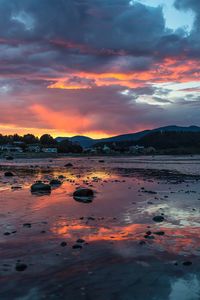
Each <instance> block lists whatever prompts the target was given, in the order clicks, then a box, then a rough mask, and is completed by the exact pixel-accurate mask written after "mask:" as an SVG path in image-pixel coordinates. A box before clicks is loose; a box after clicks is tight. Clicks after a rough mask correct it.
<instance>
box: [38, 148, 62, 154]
mask: <svg viewBox="0 0 200 300" xmlns="http://www.w3.org/2000/svg"><path fill="white" fill-rule="evenodd" d="M42 152H44V153H58V149H57V148H55V147H44V148H42Z"/></svg>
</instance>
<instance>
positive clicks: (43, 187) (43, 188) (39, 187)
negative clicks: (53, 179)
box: [31, 181, 51, 193]
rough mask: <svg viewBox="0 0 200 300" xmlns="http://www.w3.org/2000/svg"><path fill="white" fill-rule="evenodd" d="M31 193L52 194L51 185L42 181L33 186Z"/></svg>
mask: <svg viewBox="0 0 200 300" xmlns="http://www.w3.org/2000/svg"><path fill="white" fill-rule="evenodd" d="M31 192H32V193H37V192H47V193H50V192H51V186H50V185H49V184H46V183H43V182H42V181H37V182H36V183H34V184H32V186H31Z"/></svg>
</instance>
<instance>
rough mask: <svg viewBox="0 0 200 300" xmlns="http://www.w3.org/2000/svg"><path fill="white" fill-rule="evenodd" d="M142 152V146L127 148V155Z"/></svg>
mask: <svg viewBox="0 0 200 300" xmlns="http://www.w3.org/2000/svg"><path fill="white" fill-rule="evenodd" d="M143 151H144V147H143V146H139V145H136V146H131V147H129V153H133V154H135V153H141V152H143Z"/></svg>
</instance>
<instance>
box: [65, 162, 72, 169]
mask: <svg viewBox="0 0 200 300" xmlns="http://www.w3.org/2000/svg"><path fill="white" fill-rule="evenodd" d="M65 167H67V168H68V167H73V164H72V163H67V164H66V165H65Z"/></svg>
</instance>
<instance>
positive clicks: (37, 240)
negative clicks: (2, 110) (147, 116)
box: [0, 156, 200, 300]
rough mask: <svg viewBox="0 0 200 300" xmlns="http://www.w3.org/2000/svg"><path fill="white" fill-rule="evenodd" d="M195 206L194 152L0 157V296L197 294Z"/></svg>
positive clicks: (186, 299) (125, 298)
mask: <svg viewBox="0 0 200 300" xmlns="http://www.w3.org/2000/svg"><path fill="white" fill-rule="evenodd" d="M100 161H101V162H100ZM69 162H70V163H72V164H73V166H71V167H65V164H67V163H69ZM6 171H11V172H12V173H13V174H14V175H15V176H13V177H5V176H4V173H5V172H6ZM60 175H63V176H64V177H65V178H63V179H62V185H60V186H59V187H54V188H53V189H52V191H51V193H50V194H47V195H40V194H31V192H30V186H31V184H33V183H34V182H35V181H36V180H42V181H44V182H46V183H49V181H50V180H51V179H52V178H57V177H58V176H60ZM79 186H82V187H90V188H91V189H93V190H94V191H95V197H94V199H93V201H92V202H91V203H82V202H78V201H76V200H75V199H74V198H73V192H74V191H75V190H76V188H77V187H79ZM199 213H200V158H199V157H198V156H197V157H153V158H150V157H141V158H130V157H126V158H125V157H124V158H116V157H113V158H110V157H105V158H102V157H101V158H85V157H84V158H69V157H67V158H60V159H52V160H49V159H43V160H23V159H21V160H20V159H19V160H14V161H9V162H8V161H4V160H1V161H0V254H1V261H0V299H5V300H7V299H28V300H37V299H39V300H40V299H67V300H68V299H69V300H71V299H73V300H74V299H86V300H88V299H92V300H93V299H95V300H96V299H97V300H101V299H102V300H104V299H105V300H107V299H108V300H110V299H112V300H115V299H116V300H118V299H120V300H121V299H122V300H129V299H130V300H132V299H133V300H134V299H135V300H146V299H148V300H154V299H155V300H176V299H182V300H197V299H200V264H199V263H200V233H199V229H200V218H199ZM155 216H159V217H162V218H163V220H162V222H155V219H154V217H155ZM75 245H76V246H75ZM77 245H78V246H77ZM74 246H75V247H74ZM19 266H21V269H23V266H24V270H21V269H20V268H18V267H19Z"/></svg>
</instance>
